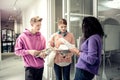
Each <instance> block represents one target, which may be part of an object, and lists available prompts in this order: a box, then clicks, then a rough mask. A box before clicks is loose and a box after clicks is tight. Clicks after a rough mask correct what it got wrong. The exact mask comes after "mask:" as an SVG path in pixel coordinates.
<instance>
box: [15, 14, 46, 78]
mask: <svg viewBox="0 0 120 80" xmlns="http://www.w3.org/2000/svg"><path fill="white" fill-rule="evenodd" d="M41 21H42V18H40V17H39V16H36V17H33V18H31V20H30V24H31V29H29V30H28V29H25V31H24V32H23V33H22V34H21V35H20V36H19V37H18V38H17V40H16V44H15V54H16V55H18V56H21V57H22V58H23V61H24V66H25V80H42V75H43V70H44V60H43V58H45V53H42V52H41V50H43V49H45V48H46V40H45V38H44V36H43V35H42V34H41V33H40V32H39V30H40V28H41ZM38 55H39V57H36V56H38Z"/></svg>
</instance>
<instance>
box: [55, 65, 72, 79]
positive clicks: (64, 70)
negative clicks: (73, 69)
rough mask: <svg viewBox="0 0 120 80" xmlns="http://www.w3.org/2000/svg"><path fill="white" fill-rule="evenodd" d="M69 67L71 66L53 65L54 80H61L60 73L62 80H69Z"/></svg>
mask: <svg viewBox="0 0 120 80" xmlns="http://www.w3.org/2000/svg"><path fill="white" fill-rule="evenodd" d="M70 66H71V64H70V65H68V66H64V67H61V66H59V65H57V64H54V71H55V75H56V80H62V73H63V80H70Z"/></svg>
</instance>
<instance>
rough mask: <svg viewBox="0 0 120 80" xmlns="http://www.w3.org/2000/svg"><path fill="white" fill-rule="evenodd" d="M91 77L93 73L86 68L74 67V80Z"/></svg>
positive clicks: (87, 79)
mask: <svg viewBox="0 0 120 80" xmlns="http://www.w3.org/2000/svg"><path fill="white" fill-rule="evenodd" d="M93 78H94V74H92V73H90V72H88V71H86V70H83V69H79V68H76V73H75V79H74V80H92V79H93Z"/></svg>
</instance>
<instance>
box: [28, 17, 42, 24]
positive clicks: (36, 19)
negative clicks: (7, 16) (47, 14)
mask: <svg viewBox="0 0 120 80" xmlns="http://www.w3.org/2000/svg"><path fill="white" fill-rule="evenodd" d="M41 21H42V18H40V17H39V16H35V17H33V18H31V20H30V23H31V24H32V23H36V22H41Z"/></svg>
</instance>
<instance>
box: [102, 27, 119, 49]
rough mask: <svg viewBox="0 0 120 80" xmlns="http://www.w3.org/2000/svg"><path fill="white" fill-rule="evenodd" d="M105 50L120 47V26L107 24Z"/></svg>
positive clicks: (105, 28)
mask: <svg viewBox="0 0 120 80" xmlns="http://www.w3.org/2000/svg"><path fill="white" fill-rule="evenodd" d="M104 32H105V34H106V35H107V37H106V38H105V51H109V50H118V49H120V26H117V25H105V26H104Z"/></svg>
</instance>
